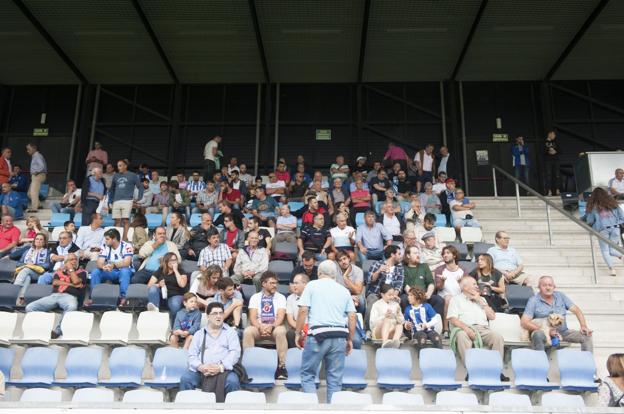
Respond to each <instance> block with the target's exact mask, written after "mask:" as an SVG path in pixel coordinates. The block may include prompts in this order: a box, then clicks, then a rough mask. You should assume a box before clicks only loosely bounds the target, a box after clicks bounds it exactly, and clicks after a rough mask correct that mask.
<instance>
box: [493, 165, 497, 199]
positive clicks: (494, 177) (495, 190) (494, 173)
mask: <svg viewBox="0 0 624 414" xmlns="http://www.w3.org/2000/svg"><path fill="white" fill-rule="evenodd" d="M492 182H493V183H494V198H498V188H496V168H494V167H492Z"/></svg>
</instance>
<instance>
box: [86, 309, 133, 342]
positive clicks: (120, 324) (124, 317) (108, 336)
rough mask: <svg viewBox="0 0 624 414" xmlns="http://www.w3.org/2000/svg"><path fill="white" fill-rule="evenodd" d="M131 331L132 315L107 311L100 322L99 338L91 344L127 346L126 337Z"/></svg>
mask: <svg viewBox="0 0 624 414" xmlns="http://www.w3.org/2000/svg"><path fill="white" fill-rule="evenodd" d="M130 329H132V314H131V313H124V312H119V311H108V312H104V313H103V314H102V319H101V320H100V337H99V338H98V339H94V340H92V341H91V342H93V343H95V344H120V345H127V344H128V336H129V335H130Z"/></svg>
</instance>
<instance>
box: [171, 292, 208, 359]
mask: <svg viewBox="0 0 624 414" xmlns="http://www.w3.org/2000/svg"><path fill="white" fill-rule="evenodd" d="M182 304H183V305H184V309H180V310H179V311H178V313H177V314H176V318H175V321H174V322H173V331H172V332H171V336H170V337H169V345H170V346H172V347H174V348H179V347H180V345H183V346H184V349H189V346H190V345H191V341H192V340H193V334H195V332H197V331H198V330H199V325H200V323H201V312H200V311H199V309H197V296H196V295H195V294H194V293H191V292H187V293H185V294H184V297H183V299H182Z"/></svg>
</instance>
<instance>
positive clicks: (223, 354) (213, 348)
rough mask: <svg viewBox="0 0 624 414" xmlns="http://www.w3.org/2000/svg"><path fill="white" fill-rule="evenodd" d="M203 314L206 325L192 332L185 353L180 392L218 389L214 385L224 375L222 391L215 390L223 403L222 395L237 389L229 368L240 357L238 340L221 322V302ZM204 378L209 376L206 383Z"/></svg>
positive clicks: (234, 332) (238, 380) (237, 384)
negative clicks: (186, 353)
mask: <svg viewBox="0 0 624 414" xmlns="http://www.w3.org/2000/svg"><path fill="white" fill-rule="evenodd" d="M206 314H207V315H208V325H207V326H206V327H205V328H203V329H200V330H199V331H197V332H196V333H195V335H193V340H192V341H191V346H190V348H189V352H188V366H189V370H188V371H187V372H186V373H184V374H183V375H182V377H181V378H180V391H184V390H193V389H195V388H198V387H201V388H202V389H204V390H206V391H207V390H210V391H216V390H218V389H220V388H219V387H218V386H217V384H218V383H220V382H221V381H220V377H225V379H224V380H223V384H224V386H223V394H221V393H220V392H219V395H217V401H219V402H224V401H225V395H226V394H228V393H230V392H232V391H238V390H239V389H240V379H239V377H238V375H237V374H236V372H235V371H233V369H234V365H236V364H237V363H238V360H239V359H240V354H241V350H240V343H239V341H238V335H237V334H236V330H234V329H232V328H230V327H229V326H227V325H226V324H224V323H223V321H224V318H223V314H224V310H223V305H222V304H220V303H216V302H215V303H211V304H210V305H208V308H207V309H206ZM206 377H208V378H209V379H211V381H209V382H208V384H205V383H204V381H206ZM213 378H214V381H212V379H213ZM205 385H206V386H209V387H208V388H206V387H204V386H205Z"/></svg>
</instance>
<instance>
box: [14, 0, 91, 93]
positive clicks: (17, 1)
mask: <svg viewBox="0 0 624 414" xmlns="http://www.w3.org/2000/svg"><path fill="white" fill-rule="evenodd" d="M13 3H15V5H16V6H17V8H18V9H20V11H21V12H22V14H23V15H24V17H26V18H27V19H28V20H29V21H30V23H31V24H32V25H33V26H34V27H35V29H37V31H38V32H39V34H40V35H41V36H42V37H43V38H44V39H45V41H46V42H48V44H49V45H50V47H51V48H52V49H54V51H55V52H56V54H57V55H58V56H59V57H60V58H61V60H62V61H63V62H65V64H66V65H67V66H68V67H69V69H71V71H72V72H73V73H74V75H76V77H77V78H78V79H79V80H80V82H81V83H83V84H88V83H89V80H88V79H87V77H86V76H85V75H84V74H83V73H82V72H81V71H80V69H78V66H76V64H75V63H74V62H73V61H72V60H71V59H70V57H69V56H67V53H65V51H63V49H62V48H61V46H59V44H58V43H57V42H56V40H54V38H53V37H52V35H51V34H50V33H48V31H47V30H46V29H45V27H43V25H42V24H41V23H40V22H39V20H37V18H36V17H35V15H34V14H32V12H31V11H30V9H29V8H28V7H27V6H26V5H25V4H24V2H23V1H22V0H13Z"/></svg>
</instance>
